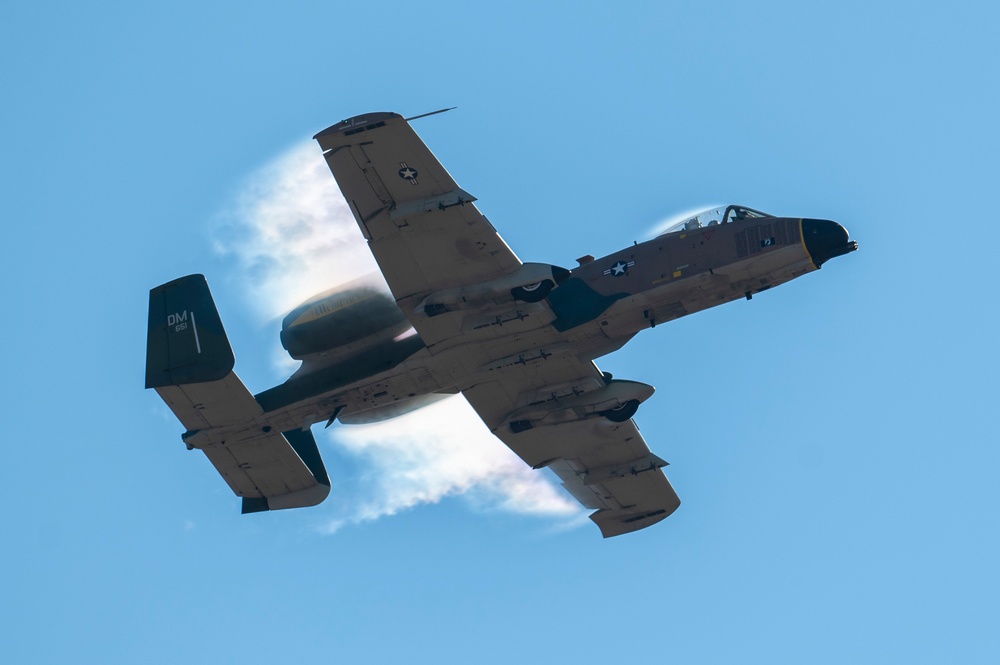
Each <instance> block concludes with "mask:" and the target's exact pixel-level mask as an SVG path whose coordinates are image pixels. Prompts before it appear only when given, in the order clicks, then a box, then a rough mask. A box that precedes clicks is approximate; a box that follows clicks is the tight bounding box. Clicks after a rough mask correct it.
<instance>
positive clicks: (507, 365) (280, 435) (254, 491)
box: [146, 113, 858, 537]
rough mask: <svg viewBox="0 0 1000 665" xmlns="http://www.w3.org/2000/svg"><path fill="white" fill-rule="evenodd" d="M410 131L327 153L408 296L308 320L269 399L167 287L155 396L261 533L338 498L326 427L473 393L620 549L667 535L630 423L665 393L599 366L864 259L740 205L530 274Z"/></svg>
mask: <svg viewBox="0 0 1000 665" xmlns="http://www.w3.org/2000/svg"><path fill="white" fill-rule="evenodd" d="M412 119H413V118H410V119H404V118H403V117H402V116H400V115H397V114H395V113H370V114H367V115H361V116H357V117H354V118H350V119H348V120H344V121H343V122H340V123H337V124H336V125H334V126H332V127H329V128H328V129H324V130H323V131H322V132H320V133H319V134H317V135H316V136H315V139H316V140H317V141H318V142H319V145H320V147H321V148H322V150H323V155H324V157H325V158H326V161H327V164H329V166H330V170H331V171H332V172H333V177H334V178H335V179H336V181H337V184H338V185H339V186H340V190H341V192H343V194H344V198H345V199H346V200H347V203H348V204H349V206H350V208H351V211H352V212H353V213H354V217H355V219H356V220H357V223H358V227H359V228H360V230H361V233H363V234H364V237H365V238H366V239H367V241H368V246H369V248H370V249H371V251H372V254H374V256H375V260H376V261H377V262H378V265H379V267H380V268H381V270H382V274H383V275H384V276H385V281H386V282H387V283H388V285H389V289H390V290H391V292H392V295H391V296H389V295H388V294H386V293H385V292H384V291H382V290H380V289H379V288H377V287H374V286H371V285H369V284H365V283H363V282H357V283H354V284H350V285H347V286H346V287H340V288H337V289H334V290H332V291H328V292H326V293H322V294H319V295H318V296H315V297H313V298H311V299H310V300H308V301H307V302H305V303H303V304H302V305H300V306H299V307H297V308H296V309H295V310H293V311H292V312H291V313H290V314H289V315H288V316H287V317H285V319H284V322H283V324H282V330H281V342H282V345H283V346H284V347H285V349H287V351H288V352H289V354H290V355H291V356H292V357H293V358H296V359H299V360H301V361H302V364H301V367H300V368H299V369H298V370H297V371H296V372H295V373H294V374H293V375H292V376H291V377H290V378H289V379H288V380H287V381H285V382H284V383H282V384H281V385H279V386H276V387H274V388H271V389H270V390H265V391H264V392H262V393H260V394H258V395H252V394H251V393H250V392H249V391H248V390H247V388H246V387H245V386H244V385H243V383H242V382H241V381H240V379H239V378H238V377H237V376H236V374H235V373H234V372H233V366H234V362H235V361H234V357H233V351H232V348H231V347H230V344H229V341H228V339H227V337H226V333H225V331H224V329H223V326H222V322H221V320H220V318H219V314H218V311H217V310H216V307H215V304H214V302H213V300H212V296H211V293H210V292H209V289H208V285H207V283H206V281H205V278H204V277H203V276H201V275H190V276H187V277H182V278H180V279H177V280H174V281H172V282H169V283H167V284H163V285H162V286H158V287H156V288H154V289H153V290H152V291H151V292H150V297H149V332H148V344H147V359H146V387H147V388H155V389H156V392H157V393H158V394H159V395H160V397H162V398H163V400H164V401H165V402H166V403H167V405H168V406H169V407H170V409H171V410H172V411H173V412H174V414H175V415H176V416H177V417H178V418H179V419H180V421H181V423H182V424H183V425H184V427H185V428H187V431H186V432H185V433H184V434H183V437H182V438H183V441H184V442H185V443H186V444H187V447H188V448H189V449H194V448H197V449H200V450H202V451H203V452H204V453H205V454H206V455H207V456H208V458H209V460H210V461H211V462H212V464H214V465H215V467H216V469H218V471H219V472H220V473H221V474H222V476H223V478H225V480H226V482H227V483H228V484H229V486H230V487H231V488H232V490H233V491H234V492H235V493H236V494H237V495H238V496H240V497H242V498H243V512H244V513H249V512H257V511H263V510H276V509H281V508H295V507H303V506H313V505H316V504H318V503H320V502H322V501H323V500H324V499H325V498H326V497H327V495H328V494H329V492H330V481H329V478H328V476H327V472H326V469H325V467H324V465H323V460H322V458H321V457H320V454H319V450H318V448H317V446H316V441H315V439H314V437H313V435H312V432H311V430H310V426H311V425H313V424H314V423H318V422H325V423H327V425H329V424H331V423H333V422H334V421H340V422H341V423H346V424H351V423H370V422H376V421H379V420H385V419H389V418H393V417H395V416H398V415H401V414H403V413H407V412H409V411H412V410H414V409H418V408H420V407H422V406H425V405H427V404H429V403H431V402H433V401H436V400H437V399H441V398H443V397H446V396H448V395H453V394H455V393H459V392H461V393H462V394H463V395H464V396H465V399H467V400H468V401H469V403H470V404H471V405H472V407H473V408H474V409H475V410H476V412H477V413H478V414H479V416H480V417H482V419H483V421H484V422H485V423H486V425H488V426H489V428H490V430H492V431H493V433H494V434H495V435H496V436H497V438H499V439H500V440H501V441H503V442H504V443H505V444H506V445H507V446H509V447H510V449H511V450H513V451H514V452H515V453H516V454H517V455H518V456H520V457H521V459H523V460H524V461H525V462H526V463H527V464H529V465H530V466H532V467H533V468H536V469H541V468H543V467H548V468H549V469H552V470H553V471H554V472H555V473H556V475H558V476H559V478H560V479H561V480H562V482H563V485H564V486H565V488H566V489H567V491H569V492H570V493H571V494H572V495H573V496H574V497H575V498H576V499H577V500H578V501H579V502H580V503H581V504H583V506H584V507H586V508H589V509H593V510H594V511H595V512H594V513H592V514H591V516H590V518H591V519H592V520H593V521H594V522H595V523H596V524H597V526H598V527H600V529H601V533H602V534H603V535H604V536H605V537H611V536H617V535H621V534H624V533H629V532H631V531H636V530H638V529H642V528H645V527H647V526H650V525H652V524H655V523H656V522H659V521H660V520H662V519H664V518H666V517H667V516H669V515H670V514H671V513H673V512H674V510H676V509H677V507H678V506H679V505H680V499H679V498H678V497H677V494H676V493H675V492H674V489H673V487H671V485H670V482H669V481H668V480H667V478H666V476H665V475H664V473H663V471H662V467H664V466H665V465H666V462H664V461H663V460H662V459H660V457H658V456H657V455H655V454H653V453H652V452H650V450H649V448H648V446H647V445H646V442H645V440H644V439H643V437H642V435H641V434H640V433H639V430H638V429H637V427H636V425H635V422H634V421H633V420H632V416H633V415H634V414H635V413H636V409H637V408H638V407H639V405H640V404H641V403H643V402H644V401H646V400H647V399H649V397H650V396H651V395H652V394H653V390H654V389H653V387H652V386H649V385H646V384H644V383H639V382H636V381H626V380H621V379H615V378H612V376H611V375H610V374H608V373H605V372H602V371H601V370H599V369H598V368H597V366H596V365H595V364H594V362H593V359H594V358H597V357H599V356H603V355H605V354H607V353H610V352H611V351H614V350H616V349H618V348H620V347H621V346H622V345H624V344H625V343H626V342H628V341H629V340H630V339H631V338H632V337H633V336H634V335H635V334H636V333H638V332H640V331H642V330H645V329H647V328H653V327H655V326H657V325H661V324H664V323H667V322H669V321H671V320H673V319H676V318H679V317H681V316H685V315H687V314H692V313H694V312H698V311H700V310H703V309H707V308H709V307H714V306H715V305H721V304H722V303H726V302H730V301H732V300H736V299H739V298H747V299H749V298H750V297H752V296H753V294H755V293H759V292H761V291H764V290H766V289H770V288H771V287H774V286H777V285H779V284H783V283H784V282H787V281H789V280H791V279H794V278H796V277H800V276H802V275H804V274H806V273H809V272H812V271H814V270H817V269H819V267H820V266H822V265H823V263H825V262H826V261H828V260H829V259H831V258H833V257H836V256H840V255H842V254H846V253H848V252H851V251H854V250H856V249H857V248H858V245H857V243H856V242H854V241H852V240H849V236H848V233H847V231H846V230H845V229H844V227H842V226H841V225H839V224H837V223H835V222H832V221H827V220H821V219H802V218H789V217H775V216H773V215H768V214H765V213H762V212H759V211H756V210H751V209H749V208H744V207H742V206H736V205H731V206H728V207H725V208H719V209H715V210H710V211H706V212H704V213H702V214H699V215H696V216H693V217H691V218H690V219H688V220H686V221H683V222H680V223H678V224H676V225H674V226H673V227H671V228H670V229H668V230H667V231H666V232H665V233H663V234H662V235H660V236H658V237H656V238H654V239H653V240H650V241H648V242H642V243H638V244H634V245H631V246H629V247H626V248H625V249H622V250H620V251H617V252H614V253H612V254H609V255H607V256H604V257H602V258H599V259H595V258H593V257H591V256H586V257H583V258H580V259H578V263H579V265H577V266H575V267H574V268H572V269H571V270H570V269H566V268H562V267H558V266H554V265H548V264H542V263H522V262H521V261H520V260H519V259H518V258H517V255H515V254H514V252H513V251H511V249H510V248H509V247H508V246H507V244H506V243H505V242H504V241H503V239H502V238H501V237H500V236H499V235H498V234H497V232H496V230H495V229H494V228H493V225H492V224H490V222H489V221H488V220H487V219H486V217H484V216H483V215H482V213H480V212H479V209H478V208H477V207H476V206H475V204H474V202H475V200H476V198H475V197H474V196H473V195H471V194H469V193H468V192H466V191H464V190H463V189H461V188H460V187H459V186H458V185H457V184H456V183H455V181H454V180H453V179H452V177H451V175H450V174H449V173H448V172H447V171H446V170H445V169H444V167H443V166H442V165H441V164H440V163H439V162H438V160H437V159H436V158H435V157H434V155H433V154H432V153H431V151H430V150H429V149H428V148H427V146H426V145H424V143H423V142H422V141H421V140H420V138H419V137H418V136H417V134H416V133H415V132H414V131H413V129H412V128H411V127H410V124H409V122H408V120H412Z"/></svg>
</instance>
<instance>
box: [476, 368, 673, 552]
mask: <svg viewBox="0 0 1000 665" xmlns="http://www.w3.org/2000/svg"><path fill="white" fill-rule="evenodd" d="M574 370H575V371H574ZM573 374H575V376H572V375H573ZM550 376H551V379H552V380H551V382H550V383H549V384H547V385H545V386H538V385H537V374H536V375H535V376H534V377H533V379H534V380H530V377H529V375H528V374H525V373H523V372H519V371H517V370H514V371H509V372H507V373H505V374H503V375H499V376H498V378H497V380H495V381H490V382H487V383H482V384H479V385H477V386H475V387H473V388H470V389H468V390H465V391H464V394H465V396H466V398H467V399H468V400H469V402H470V404H472V406H473V408H474V409H476V411H477V412H478V413H479V415H480V416H481V417H482V418H483V420H484V421H485V422H486V424H487V425H488V426H489V428H490V429H491V430H492V431H493V433H494V434H495V435H496V436H497V437H498V438H499V439H500V440H501V441H503V442H504V443H505V444H507V446H508V447H509V448H510V449H511V450H513V451H514V452H515V453H517V455H518V456H519V457H520V458H521V459H523V460H524V461H525V462H526V463H527V464H529V465H531V466H532V467H533V468H544V467H548V468H550V469H552V471H553V472H555V474H556V475H557V476H559V478H560V480H562V483H563V486H564V487H565V488H566V490H567V491H568V492H569V493H570V494H572V495H573V497H574V498H576V499H577V501H579V502H580V503H581V504H582V505H583V506H584V507H585V508H590V509H593V510H595V511H596V512H594V513H593V514H591V516H590V518H591V519H592V520H593V521H594V522H595V523H596V524H597V526H598V527H600V529H601V533H602V534H603V535H604V537H605V538H609V537H611V536H618V535H621V534H624V533H629V532H632V531H637V530H639V529H642V528H645V527H647V526H650V525H652V524H655V523H657V522H659V521H660V520H662V519H664V518H666V517H668V516H669V515H670V514H671V513H673V512H674V511H675V510H676V509H677V507H678V506H679V505H680V499H679V498H678V497H677V493H676V492H675V491H674V489H673V487H672V486H671V485H670V481H669V480H667V477H666V476H665V475H664V473H663V471H662V470H661V469H662V467H664V466H666V464H667V463H666V462H664V461H663V460H662V459H660V458H659V457H657V456H656V455H654V454H652V453H651V452H650V450H649V447H648V446H647V445H646V442H645V440H644V439H643V438H642V435H641V434H640V433H639V430H638V428H637V427H636V425H635V422H634V421H633V420H632V419H631V417H630V416H631V413H632V412H634V409H635V406H637V405H638V402H639V401H641V400H642V399H646V398H647V397H648V396H649V395H650V394H651V393H652V388H651V387H649V386H645V385H644V384H639V383H635V382H632V381H614V380H611V379H610V378H608V377H606V376H605V375H603V374H601V372H600V371H599V370H598V369H597V367H596V366H595V365H594V364H593V363H592V362H581V361H577V360H574V361H573V362H563V363H561V365H560V366H558V369H557V371H556V372H553V373H552V374H551V375H550Z"/></svg>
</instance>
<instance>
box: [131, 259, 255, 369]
mask: <svg viewBox="0 0 1000 665" xmlns="http://www.w3.org/2000/svg"><path fill="white" fill-rule="evenodd" d="M147 335H148V336H147V340H146V387H147V388H159V387H162V386H180V385H185V384H190V383H204V382H206V381H218V380H220V379H223V378H225V377H226V375H228V374H229V373H230V372H232V371H233V365H234V364H235V358H234V357H233V349H232V347H231V346H230V345H229V339H228V338H227V337H226V331H225V329H224V328H223V327H222V319H220V318H219V311H218V310H217V309H216V308H215V301H214V300H212V293H211V292H210V291H209V290H208V282H207V281H205V276H204V275H188V276H187V277H181V278H180V279H175V280H174V281H172V282H167V283H166V284H163V285H162V286H158V287H156V288H155V289H153V290H152V291H150V292H149V329H148V333H147Z"/></svg>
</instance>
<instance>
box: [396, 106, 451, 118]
mask: <svg viewBox="0 0 1000 665" xmlns="http://www.w3.org/2000/svg"><path fill="white" fill-rule="evenodd" d="M457 108H458V107H457V106H452V107H450V108H446V109H440V110H438V111H431V112H430V113H421V114H420V115H415V116H413V117H412V118H407V119H406V122H409V121H411V120H419V119H420V118H426V117H427V116H429V115H437V114H438V113H444V112H445V111H452V110H454V109H457Z"/></svg>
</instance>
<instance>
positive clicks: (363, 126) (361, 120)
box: [313, 111, 403, 141]
mask: <svg viewBox="0 0 1000 665" xmlns="http://www.w3.org/2000/svg"><path fill="white" fill-rule="evenodd" d="M402 117H403V116H401V115H399V114H398V113H393V112H391V111H379V112H377V113H364V114H362V115H356V116H354V117H353V118H347V119H346V120H341V121H340V122H338V123H337V124H335V125H330V126H329V127H327V128H326V129H324V130H323V131H321V132H319V133H317V134H316V135H315V136H313V139H315V140H317V141H318V140H319V139H320V138H322V137H326V136H332V135H334V134H346V133H348V132H350V133H353V132H354V131H359V132H363V131H365V130H367V129H375V127H376V126H380V125H379V123H385V121H387V120H392V119H394V118H402Z"/></svg>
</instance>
